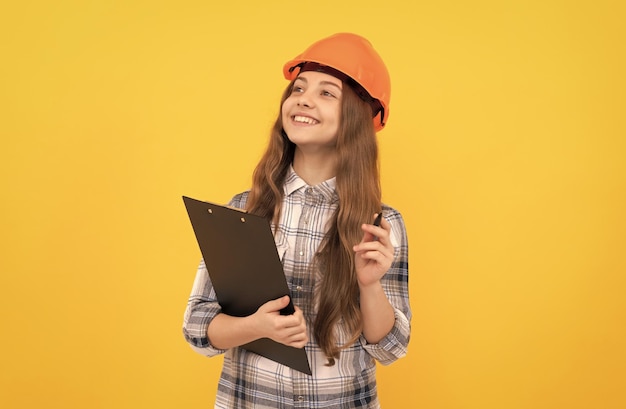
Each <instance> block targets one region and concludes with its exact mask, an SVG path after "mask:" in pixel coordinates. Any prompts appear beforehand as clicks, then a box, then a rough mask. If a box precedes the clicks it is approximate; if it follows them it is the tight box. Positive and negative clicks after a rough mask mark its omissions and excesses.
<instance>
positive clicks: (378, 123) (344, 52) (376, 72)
mask: <svg viewBox="0 0 626 409" xmlns="http://www.w3.org/2000/svg"><path fill="white" fill-rule="evenodd" d="M329 68H330V69H329ZM303 71H322V72H326V73H328V74H331V75H333V76H335V77H337V78H339V79H341V80H342V81H345V82H347V83H348V84H350V85H352V86H353V88H354V89H355V90H356V91H357V94H359V96H360V97H361V98H362V99H364V100H365V101H367V102H369V103H370V105H371V106H372V110H373V116H374V128H375V129H376V131H380V130H381V129H383V128H384V127H385V124H386V123H387V118H388V117H389V98H390V94H391V80H390V78H389V72H388V71H387V67H386V66H385V63H384V62H383V60H382V58H380V55H378V53H377V52H376V50H374V47H372V44H371V43H370V42H369V41H368V40H367V39H365V38H363V37H361V36H359V35H356V34H352V33H338V34H334V35H332V36H330V37H327V38H324V39H321V40H319V41H317V42H315V43H313V44H312V45H311V46H309V48H307V49H306V50H304V52H303V53H302V54H300V55H298V56H297V57H295V58H294V59H293V60H291V61H288V62H287V63H286V64H285V65H284V67H283V75H284V76H285V78H286V79H288V80H290V81H291V80H293V79H294V78H296V77H297V76H298V74H299V73H300V72H303ZM346 77H347V78H346ZM363 91H365V92H363Z"/></svg>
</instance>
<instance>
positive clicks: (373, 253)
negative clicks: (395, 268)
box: [353, 217, 394, 287]
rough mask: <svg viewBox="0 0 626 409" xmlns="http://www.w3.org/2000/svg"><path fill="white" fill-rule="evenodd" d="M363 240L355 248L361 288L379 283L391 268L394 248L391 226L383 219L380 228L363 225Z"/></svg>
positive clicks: (357, 273)
mask: <svg viewBox="0 0 626 409" xmlns="http://www.w3.org/2000/svg"><path fill="white" fill-rule="evenodd" d="M361 229H362V230H363V233H364V234H363V239H362V240H361V242H360V243H359V244H357V245H356V246H354V247H353V250H354V252H355V253H356V254H355V257H354V263H355V267H356V275H357V280H358V282H359V287H367V286H369V285H372V284H375V283H378V282H379V281H380V279H381V278H382V277H383V275H385V273H386V272H387V271H388V270H389V268H390V267H391V263H392V261H393V255H394V248H393V245H392V244H391V239H390V233H391V225H390V224H389V223H387V220H385V218H384V217H383V218H382V220H381V224H380V227H378V226H374V225H373V224H367V223H364V224H363V225H361Z"/></svg>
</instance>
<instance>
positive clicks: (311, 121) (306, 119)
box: [293, 115, 319, 125]
mask: <svg viewBox="0 0 626 409" xmlns="http://www.w3.org/2000/svg"><path fill="white" fill-rule="evenodd" d="M293 121H294V122H298V123H301V124H308V125H315V124H318V123H319V121H318V120H315V119H313V118H309V117H308V116H301V115H295V116H294V117H293Z"/></svg>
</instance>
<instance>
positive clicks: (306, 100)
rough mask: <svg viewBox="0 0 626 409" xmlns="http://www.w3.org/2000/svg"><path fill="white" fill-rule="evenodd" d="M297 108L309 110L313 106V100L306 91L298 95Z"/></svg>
mask: <svg viewBox="0 0 626 409" xmlns="http://www.w3.org/2000/svg"><path fill="white" fill-rule="evenodd" d="M297 103H298V106H303V107H307V108H311V107H312V106H313V100H312V98H311V95H310V94H309V92H308V91H303V92H301V93H300V95H298V102H297Z"/></svg>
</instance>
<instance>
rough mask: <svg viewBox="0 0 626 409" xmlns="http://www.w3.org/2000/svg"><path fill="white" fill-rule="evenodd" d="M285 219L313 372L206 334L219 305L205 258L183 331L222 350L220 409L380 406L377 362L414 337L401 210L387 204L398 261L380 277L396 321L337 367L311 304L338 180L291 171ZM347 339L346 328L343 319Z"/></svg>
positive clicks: (240, 199) (239, 201)
mask: <svg viewBox="0 0 626 409" xmlns="http://www.w3.org/2000/svg"><path fill="white" fill-rule="evenodd" d="M284 189H285V196H284V201H283V207H282V212H281V218H280V223H279V225H278V228H277V229H276V232H275V235H274V238H275V241H276V246H277V248H278V253H279V255H280V257H281V259H282V262H283V267H284V271H285V277H286V278H287V283H288V285H289V288H290V290H291V295H292V299H293V302H294V304H295V305H297V306H298V307H300V308H301V309H302V311H303V313H304V316H305V318H306V321H307V328H308V331H309V334H308V335H309V342H308V344H307V345H306V346H305V350H306V352H307V355H308V358H309V362H310V364H311V370H312V372H313V375H312V376H310V375H306V374H303V373H301V372H298V371H296V370H293V369H291V368H289V367H286V366H283V365H281V364H278V363H276V362H274V361H271V360H269V359H266V358H264V357H262V356H259V355H257V354H255V353H252V352H249V351H246V350H244V349H242V348H231V349H229V350H219V349H216V348H214V347H213V346H212V345H211V342H210V340H209V339H208V336H207V328H208V326H209V323H210V322H211V320H212V319H213V317H215V316H216V315H217V314H219V313H220V311H221V309H220V306H219V304H218V301H217V299H216V297H215V292H214V290H213V287H212V285H211V281H210V279H209V275H208V272H207V269H206V267H205V265H204V262H201V263H200V266H199V267H198V272H197V274H196V279H195V282H194V286H193V289H192V292H191V296H190V298H189V303H188V305H187V309H186V311H185V317H184V325H183V333H184V335H185V338H186V340H187V341H188V342H189V343H190V344H191V346H192V348H193V349H194V350H196V351H197V352H199V353H201V354H203V355H206V356H215V355H218V354H225V355H224V364H223V369H222V374H221V378H220V381H219V385H218V391H217V396H216V399H215V407H216V408H273V409H275V408H341V409H346V408H357V407H359V408H378V407H380V405H379V402H378V396H377V389H376V377H375V373H376V362H375V361H379V362H380V363H382V364H384V365H387V364H390V363H391V362H393V361H395V360H396V359H398V358H401V357H403V356H404V355H405V354H406V351H407V345H408V342H409V335H410V319H411V310H410V307H409V295H408V243H407V238H406V232H405V228H404V222H403V220H402V216H401V215H400V213H398V212H397V211H396V210H394V209H392V208H390V207H388V206H383V215H384V217H385V219H386V220H387V221H388V222H389V223H390V224H391V226H392V232H391V238H392V242H393V244H394V247H395V259H394V261H393V263H392V265H391V268H390V269H389V271H388V272H387V273H386V274H385V276H384V277H383V278H382V280H381V282H382V285H383V288H384V290H385V293H386V294H387V297H388V299H389V301H390V302H391V304H392V306H393V307H394V310H395V318H396V320H395V324H394V326H393V328H392V330H391V331H390V332H389V334H388V335H387V336H386V337H385V338H383V339H382V340H381V341H380V342H379V343H378V344H368V343H367V341H366V340H365V338H364V337H363V336H361V338H360V339H359V340H358V341H357V342H355V343H354V344H352V345H350V346H349V347H347V348H346V349H343V350H342V351H341V352H340V355H339V359H338V360H336V362H335V365H334V366H330V367H329V366H326V365H325V363H326V362H327V359H326V356H325V355H324V353H323V352H322V351H321V349H320V348H319V346H318V345H317V344H316V342H315V337H314V335H313V332H312V328H313V322H314V320H315V314H316V307H315V305H314V302H313V294H314V292H315V286H316V283H318V282H319V272H316V273H313V272H311V268H310V265H311V261H312V259H313V256H314V254H315V252H316V250H317V248H318V247H319V245H320V242H321V241H322V239H323V237H324V234H325V232H326V230H327V228H326V227H327V223H328V221H329V220H330V217H331V215H332V214H333V212H334V211H335V209H336V208H337V206H338V203H339V202H338V197H337V194H336V192H335V179H334V178H333V179H330V180H328V181H326V182H324V183H321V184H319V185H317V186H313V187H312V186H308V185H307V184H306V183H305V182H304V180H302V179H301V178H300V177H298V175H296V173H295V172H294V171H293V169H292V170H291V172H290V173H289V174H288V176H287V179H286V182H285V185H284ZM247 197H248V192H244V193H241V194H239V195H237V196H235V197H234V198H233V199H232V200H231V202H230V203H229V205H230V206H234V207H238V208H242V209H243V208H245V204H246V200H247ZM337 335H338V338H339V342H340V343H341V344H344V343H345V340H346V338H347V336H348V335H347V334H346V333H345V331H344V327H343V325H342V324H341V321H340V322H339V324H338V326H337Z"/></svg>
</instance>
